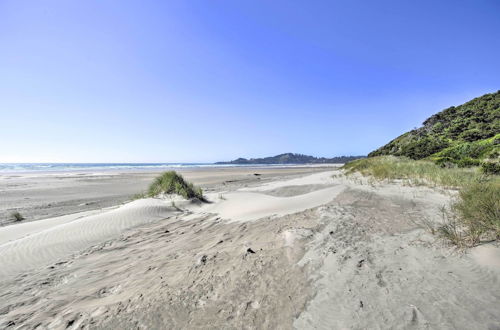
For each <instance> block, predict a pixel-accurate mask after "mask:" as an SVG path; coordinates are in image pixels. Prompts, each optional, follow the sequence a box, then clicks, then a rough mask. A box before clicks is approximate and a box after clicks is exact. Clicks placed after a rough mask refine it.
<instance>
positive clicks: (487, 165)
mask: <svg viewBox="0 0 500 330" xmlns="http://www.w3.org/2000/svg"><path fill="white" fill-rule="evenodd" d="M481 171H483V173H484V174H493V175H500V163H499V162H483V163H482V164H481Z"/></svg>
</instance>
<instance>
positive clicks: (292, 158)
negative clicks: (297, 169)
mask: <svg viewBox="0 0 500 330" xmlns="http://www.w3.org/2000/svg"><path fill="white" fill-rule="evenodd" d="M364 157H365V156H339V157H332V158H324V157H320V158H318V157H314V156H307V155H302V154H294V153H285V154H280V155H277V156H272V157H264V158H250V159H246V158H238V159H235V160H232V161H227V162H217V163H216V164H233V165H234V164H236V165H245V164H249V165H252V164H343V163H347V162H350V161H352V160H356V159H359V158H364Z"/></svg>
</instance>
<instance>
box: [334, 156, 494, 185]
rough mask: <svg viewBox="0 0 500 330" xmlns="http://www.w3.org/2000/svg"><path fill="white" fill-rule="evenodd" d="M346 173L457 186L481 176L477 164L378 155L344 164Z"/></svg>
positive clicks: (415, 183)
mask: <svg viewBox="0 0 500 330" xmlns="http://www.w3.org/2000/svg"><path fill="white" fill-rule="evenodd" d="M343 169H345V170H346V172H347V174H349V173H353V172H359V173H361V174H363V175H369V176H372V177H374V178H377V179H379V180H406V181H408V182H409V183H411V184H414V185H427V186H440V187H445V188H459V187H462V186H464V185H467V184H471V183H474V182H476V181H478V180H480V179H481V178H483V177H484V174H482V173H481V171H480V170H479V169H477V168H443V167H440V166H439V165H436V164H434V163H433V162H430V161H424V160H418V161H415V160H411V159H409V158H398V157H394V156H380V157H371V158H364V159H358V160H355V161H352V162H350V163H347V164H346V165H344V167H343Z"/></svg>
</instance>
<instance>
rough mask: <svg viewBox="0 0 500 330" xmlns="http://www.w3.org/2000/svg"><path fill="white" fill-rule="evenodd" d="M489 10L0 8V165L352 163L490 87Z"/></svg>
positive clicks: (495, 83)
mask: <svg viewBox="0 0 500 330" xmlns="http://www.w3.org/2000/svg"><path fill="white" fill-rule="evenodd" d="M499 17H500V2H499V1H497V0H491V1H486V0H470V1H462V0H454V1H444V0H443V1H409V0H408V1H405V0H397V1H396V0H394V1H384V0H379V1H356V0H350V1H347V0H345V1H335V0H330V1H275V0H273V1H255V0H250V1H217V0H214V1H123V0H120V1H111V0H110V1H49V0H47V1H17V0H15V1H4V0H0V123H1V129H0V162H60V161H61V162H169V161H171V162H177V161H192V162H211V161H217V160H227V159H233V158H236V157H239V156H243V157H260V156H269V155H274V154H278V153H282V152H299V153H305V154H311V155H315V156H335V155H347V154H355V155H357V154H366V153H368V152H370V151H371V150H373V149H375V148H377V147H378V146H380V145H382V144H385V143H386V142H388V141H389V140H391V139H392V138H394V137H396V136H398V135H399V134H401V133H403V132H405V131H407V130H409V129H411V128H413V127H416V126H419V125H420V124H421V122H422V121H423V120H424V119H425V118H427V117H428V116H430V115H431V114H433V113H435V112H438V111H440V110H442V109H444V108H446V107H448V106H451V105H458V104H461V103H463V102H465V101H467V100H469V99H471V98H473V97H476V96H480V95H482V94H485V93H490V92H494V91H496V90H498V89H500V62H499V60H498V58H499V54H500V33H499V32H500V19H498V18H499Z"/></svg>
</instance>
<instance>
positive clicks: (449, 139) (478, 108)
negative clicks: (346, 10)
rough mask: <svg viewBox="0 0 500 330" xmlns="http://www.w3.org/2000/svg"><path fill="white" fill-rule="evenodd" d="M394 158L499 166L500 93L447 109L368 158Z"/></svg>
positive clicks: (463, 164)
mask: <svg viewBox="0 0 500 330" xmlns="http://www.w3.org/2000/svg"><path fill="white" fill-rule="evenodd" d="M381 155H394V156H406V157H409V158H412V159H422V158H427V159H430V160H433V161H435V162H437V163H441V164H444V163H456V164H458V165H459V166H470V165H479V163H480V162H481V161H484V160H489V161H490V162H491V161H493V162H498V159H499V156H500V91H497V92H496V93H491V94H485V95H483V96H480V97H477V98H475V99H473V100H471V101H469V102H467V103H464V104H462V105H460V106H457V107H450V108H448V109H445V110H443V111H441V112H439V113H437V114H435V115H433V116H431V117H430V118H428V119H427V120H425V121H424V123H423V125H422V127H420V128H417V129H414V130H411V131H409V132H407V133H404V134H403V135H401V136H399V137H397V138H396V139H394V140H392V141H391V142H389V143H388V144H386V145H384V146H382V147H380V148H379V149H377V150H375V151H373V152H371V153H370V154H369V155H368V157H373V156H381Z"/></svg>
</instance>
